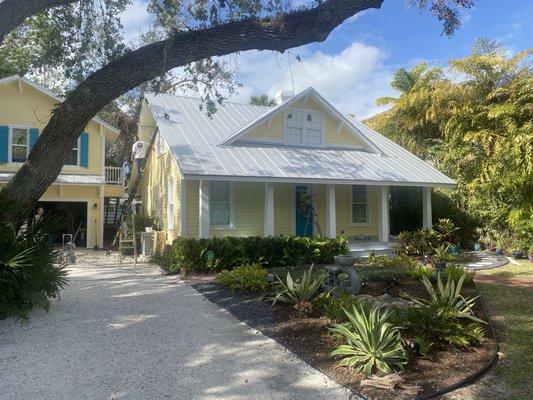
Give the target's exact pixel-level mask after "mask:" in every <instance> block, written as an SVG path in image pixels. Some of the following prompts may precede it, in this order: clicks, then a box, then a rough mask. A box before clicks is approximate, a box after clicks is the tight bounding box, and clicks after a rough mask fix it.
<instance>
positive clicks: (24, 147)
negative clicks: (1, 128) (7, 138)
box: [11, 128, 30, 162]
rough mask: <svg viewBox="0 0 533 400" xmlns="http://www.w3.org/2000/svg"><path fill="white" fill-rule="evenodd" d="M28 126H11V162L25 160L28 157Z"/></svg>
mask: <svg viewBox="0 0 533 400" xmlns="http://www.w3.org/2000/svg"><path fill="white" fill-rule="evenodd" d="M28 132H29V131H28V129H26V128H11V162H24V161H26V158H27V157H28V153H29V152H28V145H29V141H30V139H29V133H28Z"/></svg>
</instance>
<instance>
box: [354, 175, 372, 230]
mask: <svg viewBox="0 0 533 400" xmlns="http://www.w3.org/2000/svg"><path fill="white" fill-rule="evenodd" d="M352 223H353V224H367V223H368V192H367V187H366V186H364V185H354V186H352Z"/></svg>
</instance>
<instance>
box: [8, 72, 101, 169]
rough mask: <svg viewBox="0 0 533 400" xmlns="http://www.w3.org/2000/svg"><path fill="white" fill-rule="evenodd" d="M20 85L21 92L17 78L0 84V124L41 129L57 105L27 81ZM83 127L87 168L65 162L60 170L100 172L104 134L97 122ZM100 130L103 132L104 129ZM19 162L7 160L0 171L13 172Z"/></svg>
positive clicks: (18, 166)
mask: <svg viewBox="0 0 533 400" xmlns="http://www.w3.org/2000/svg"><path fill="white" fill-rule="evenodd" d="M20 89H21V92H20V91H19V84H18V82H16V81H15V82H12V83H8V84H5V85H1V86H0V125H8V126H10V125H21V126H24V127H28V128H37V129H39V132H41V131H42V130H43V128H44V127H45V126H46V124H47V123H48V120H49V119H50V112H51V110H52V109H53V108H54V107H55V106H56V101H55V100H53V99H52V98H51V97H50V96H48V95H46V94H44V93H42V92H41V91H39V90H37V89H35V88H33V87H32V86H29V85H27V84H24V83H22V84H21V86H20ZM104 130H107V128H104ZM85 131H86V132H88V133H89V164H88V168H85V167H77V166H65V167H63V169H62V171H61V173H62V174H76V175H78V174H81V175H101V174H102V168H103V165H104V164H103V163H104V161H105V160H104V159H103V158H102V141H103V140H105V137H103V136H101V135H100V124H98V123H96V122H94V121H91V122H90V123H89V125H88V126H87V127H86V128H85ZM102 134H103V135H104V134H105V132H102ZM21 165H22V164H20V163H14V164H12V163H7V164H4V165H1V166H0V171H9V172H13V171H16V170H18V169H19V168H20V166H21Z"/></svg>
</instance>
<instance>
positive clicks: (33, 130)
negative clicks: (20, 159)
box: [30, 128, 39, 151]
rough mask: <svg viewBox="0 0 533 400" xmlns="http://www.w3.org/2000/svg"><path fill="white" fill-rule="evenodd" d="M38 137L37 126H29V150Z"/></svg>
mask: <svg viewBox="0 0 533 400" xmlns="http://www.w3.org/2000/svg"><path fill="white" fill-rule="evenodd" d="M38 138H39V129H37V128H30V151H31V149H33V145H34V144H35V142H36V141H37V139H38Z"/></svg>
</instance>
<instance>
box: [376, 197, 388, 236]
mask: <svg viewBox="0 0 533 400" xmlns="http://www.w3.org/2000/svg"><path fill="white" fill-rule="evenodd" d="M378 217H379V241H380V242H385V243H387V242H388V241H389V235H390V223H389V187H388V186H380V187H379V195H378Z"/></svg>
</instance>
